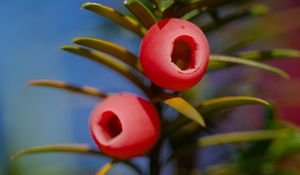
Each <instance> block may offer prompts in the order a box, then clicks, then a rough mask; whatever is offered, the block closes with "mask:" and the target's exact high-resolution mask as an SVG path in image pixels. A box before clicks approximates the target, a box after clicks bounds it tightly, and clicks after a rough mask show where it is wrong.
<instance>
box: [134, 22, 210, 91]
mask: <svg viewBox="0 0 300 175" xmlns="http://www.w3.org/2000/svg"><path fill="white" fill-rule="evenodd" d="M140 59H141V65H142V68H143V70H144V73H145V75H146V76H147V77H148V78H149V79H150V80H151V81H152V82H153V83H154V84H156V85H158V86H160V87H162V88H165V89H169V90H175V91H180V90H185V89H188V88H191V87H193V86H194V85H195V84H197V83H198V82H199V81H200V80H201V78H202V77H203V75H204V73H205V71H206V67H207V64H208V59H209V46H208V42H207V39H206V37H205V35H204V34H203V32H202V31H201V29H200V28H199V27H197V26H196V25H194V24H193V23H191V22H188V21H185V20H182V19H176V18H171V19H165V20H162V21H160V22H158V23H157V24H155V25H153V26H152V27H151V28H150V29H149V31H148V32H147V34H146V35H145V37H144V39H143V41H142V43H141V48H140Z"/></svg>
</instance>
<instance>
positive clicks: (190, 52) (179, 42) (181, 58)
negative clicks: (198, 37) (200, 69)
mask: <svg viewBox="0 0 300 175" xmlns="http://www.w3.org/2000/svg"><path fill="white" fill-rule="evenodd" d="M195 50H196V43H195V41H194V39H193V38H192V37H190V36H187V35H182V36H179V37H177V38H176V39H175V41H174V43H173V50H172V54H171V58H172V62H173V63H174V64H175V65H176V66H177V67H178V68H179V69H181V70H187V69H193V68H195V61H196V60H195Z"/></svg>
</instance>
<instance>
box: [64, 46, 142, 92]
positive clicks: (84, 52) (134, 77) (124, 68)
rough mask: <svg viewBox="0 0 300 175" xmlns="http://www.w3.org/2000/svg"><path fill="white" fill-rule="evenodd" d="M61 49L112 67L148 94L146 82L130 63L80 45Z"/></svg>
mask: <svg viewBox="0 0 300 175" xmlns="http://www.w3.org/2000/svg"><path fill="white" fill-rule="evenodd" d="M61 49H63V50H65V51H68V52H71V53H74V54H77V55H80V56H83V57H85V58H89V59H91V60H93V61H96V62H98V63H101V64H104V65H106V66H107V67H110V68H111V69H113V70H115V71H116V72H118V73H120V74H121V75H122V76H124V77H126V78H128V79H129V80H130V81H132V82H133V83H134V84H136V85H137V86H138V87H140V88H141V89H142V90H143V91H144V92H145V93H146V94H148V88H147V87H146V85H145V84H144V82H143V81H142V80H141V79H140V78H139V77H138V76H139V74H135V73H134V72H133V71H132V69H131V68H130V67H129V66H128V65H125V64H122V63H120V62H118V61H117V60H115V59H113V58H111V57H109V56H106V55H103V54H101V53H100V52H97V51H92V50H88V49H85V48H82V47H78V46H62V47H61Z"/></svg>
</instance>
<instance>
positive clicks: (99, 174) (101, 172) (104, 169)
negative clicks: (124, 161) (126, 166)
mask: <svg viewBox="0 0 300 175" xmlns="http://www.w3.org/2000/svg"><path fill="white" fill-rule="evenodd" d="M116 163H118V161H117V160H115V159H114V160H112V161H111V162H109V163H107V164H105V165H104V166H103V167H102V168H101V169H100V170H99V171H98V172H97V173H96V175H105V174H106V173H107V172H108V171H109V170H110V169H111V168H112V167H113V166H114V165H115V164H116Z"/></svg>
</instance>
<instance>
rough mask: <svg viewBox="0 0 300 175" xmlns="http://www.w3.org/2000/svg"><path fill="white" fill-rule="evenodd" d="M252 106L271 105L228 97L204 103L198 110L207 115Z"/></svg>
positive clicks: (239, 97)
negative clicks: (217, 111)
mask: <svg viewBox="0 0 300 175" xmlns="http://www.w3.org/2000/svg"><path fill="white" fill-rule="evenodd" d="M250 104H262V105H266V106H270V105H271V104H270V103H269V102H267V101H265V100H263V99H260V98H255V97H247V96H228V97H220V98H213V99H209V100H206V101H203V102H202V103H201V104H200V105H199V106H197V109H198V110H199V111H200V112H201V113H202V114H206V113H208V112H213V111H215V110H220V109H225V108H230V107H235V106H241V105H250Z"/></svg>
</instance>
